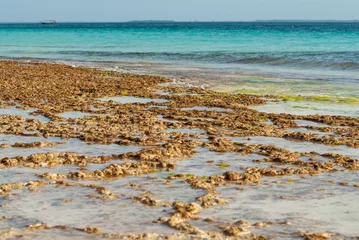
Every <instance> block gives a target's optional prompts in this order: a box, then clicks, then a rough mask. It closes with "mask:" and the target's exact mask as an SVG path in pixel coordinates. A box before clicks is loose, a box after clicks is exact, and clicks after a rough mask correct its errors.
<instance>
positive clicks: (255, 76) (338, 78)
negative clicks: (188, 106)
mask: <svg viewBox="0 0 359 240" xmlns="http://www.w3.org/2000/svg"><path fill="white" fill-rule="evenodd" d="M0 57H1V58H5V59H8V58H15V59H28V60H31V59H40V60H52V61H61V62H70V63H71V62H76V63H82V64H87V66H88V65H91V64H92V65H94V66H96V63H97V64H101V66H102V67H104V66H107V67H109V68H111V67H114V68H116V69H122V70H124V69H127V70H132V71H141V72H145V73H146V72H149V73H155V74H156V73H157V74H160V75H161V74H162V75H166V74H167V75H171V76H173V75H176V76H186V77H192V78H193V77H194V78H195V79H200V78H202V79H204V80H203V81H202V83H208V84H210V85H211V86H216V85H217V86H222V89H223V88H226V87H223V84H224V83H225V84H224V85H225V86H227V88H229V90H237V91H242V92H253V93H257V92H263V91H266V92H268V93H275V94H284V95H288V94H303V95H329V96H332V95H335V96H339V97H341V96H344V97H354V98H359V22H227V23H226V22H206V23H202V22H183V23H181V22H178V23H177V22H168V23H151V22H143V23H142V22H134V23H58V24H56V25H42V24H39V23H32V24H0ZM124 66H126V68H125V67H124ZM192 82H193V81H192ZM278 86H281V87H278ZM227 90H228V89H227Z"/></svg>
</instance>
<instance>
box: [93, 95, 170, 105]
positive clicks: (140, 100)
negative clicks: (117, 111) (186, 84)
mask: <svg viewBox="0 0 359 240" xmlns="http://www.w3.org/2000/svg"><path fill="white" fill-rule="evenodd" d="M100 100H101V101H107V102H108V101H114V102H117V103H121V104H128V103H150V102H155V103H165V102H168V100H166V99H150V98H140V97H128V96H122V97H110V98H100Z"/></svg>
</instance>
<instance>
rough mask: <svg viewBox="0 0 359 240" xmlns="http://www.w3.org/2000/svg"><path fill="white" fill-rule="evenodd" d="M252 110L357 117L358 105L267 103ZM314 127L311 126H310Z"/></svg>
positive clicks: (358, 113) (358, 114)
mask: <svg viewBox="0 0 359 240" xmlns="http://www.w3.org/2000/svg"><path fill="white" fill-rule="evenodd" d="M251 108H252V109H255V110H257V111H261V112H267V113H288V114H295V115H310V114H311V115H315V114H320V115H343V116H349V117H359V108H358V104H335V103H328V102H326V103H320V102H306V101H299V102H295V101H287V102H284V101H281V102H268V103H267V104H265V105H261V106H253V107H251ZM311 125H312V126H314V125H313V124H311Z"/></svg>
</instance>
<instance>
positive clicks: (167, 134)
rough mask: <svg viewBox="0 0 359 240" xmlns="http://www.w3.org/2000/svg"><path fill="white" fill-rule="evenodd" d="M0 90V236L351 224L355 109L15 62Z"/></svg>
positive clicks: (247, 233)
mask: <svg viewBox="0 0 359 240" xmlns="http://www.w3.org/2000/svg"><path fill="white" fill-rule="evenodd" d="M0 99H1V101H0V171H1V174H0V195H1V201H0V204H1V206H0V216H1V217H0V227H1V229H2V230H1V232H0V236H1V237H3V238H13V239H17V238H19V237H21V238H24V239H27V238H28V239H49V238H52V239H67V238H68V239H93V238H109V239H117V238H118V239H270V238H273V239H288V238H293V239H295V238H298V239H300V238H303V239H331V238H332V239H339V238H358V237H359V230H358V227H357V226H358V224H359V208H358V200H359V193H358V190H359V178H358V172H357V171H358V169H359V160H358V158H359V149H358V148H359V119H358V118H357V117H350V116H340V115H336V116H331V115H318V114H313V115H307V114H285V113H273V112H272V113H271V111H270V109H267V110H265V106H267V105H270V104H279V106H280V104H283V103H282V102H280V101H279V100H277V99H276V98H275V96H270V95H262V96H260V95H248V94H228V93H218V92H215V91H211V90H205V89H202V88H196V87H190V88H189V87H181V86H179V85H176V84H174V83H173V82H172V81H171V80H170V79H167V78H163V77H156V76H142V75H133V74H121V73H116V72H108V71H107V72H106V71H100V70H97V69H89V68H80V67H71V66H67V65H61V64H46V63H24V62H15V61H0ZM268 103H269V104H268ZM256 109H257V110H256ZM258 109H260V110H258Z"/></svg>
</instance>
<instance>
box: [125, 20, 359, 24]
mask: <svg viewBox="0 0 359 240" xmlns="http://www.w3.org/2000/svg"><path fill="white" fill-rule="evenodd" d="M175 22H359V20H300V19H292V20H291V19H282V20H278V19H269V20H261V19H258V20H255V21H214V20H212V21H197V20H190V21H174V20H132V21H128V23H175Z"/></svg>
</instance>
